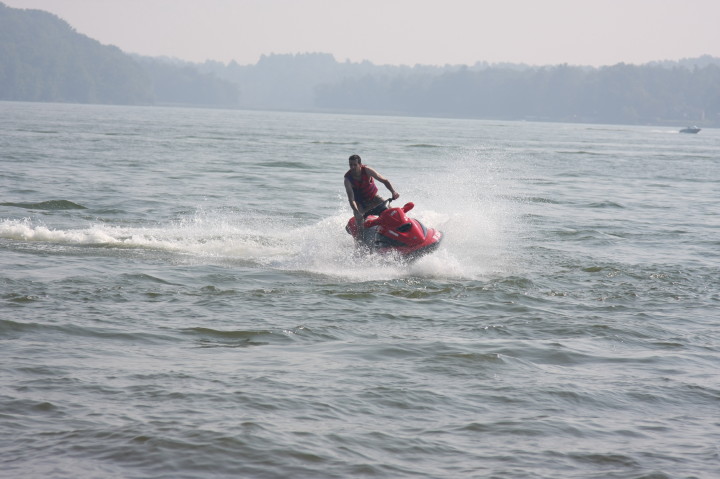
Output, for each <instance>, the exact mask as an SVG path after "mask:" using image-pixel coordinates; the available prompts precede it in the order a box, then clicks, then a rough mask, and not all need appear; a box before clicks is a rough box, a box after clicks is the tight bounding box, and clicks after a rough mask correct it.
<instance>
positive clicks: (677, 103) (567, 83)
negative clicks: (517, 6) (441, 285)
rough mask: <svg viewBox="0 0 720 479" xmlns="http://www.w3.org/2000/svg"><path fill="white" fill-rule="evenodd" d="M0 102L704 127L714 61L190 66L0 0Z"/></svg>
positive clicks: (714, 96)
mask: <svg viewBox="0 0 720 479" xmlns="http://www.w3.org/2000/svg"><path fill="white" fill-rule="evenodd" d="M0 100H14V101H44V102H73V103H105V104H126V105H189V106H210V107H220V108H250V109H271V110H301V111H326V112H353V113H366V114H395V115H418V116H445V117H460V118H484V119H502V120H539V121H563V122H588V123H622V124H673V125H685V124H698V125H700V126H703V127H711V126H720V59H718V58H713V57H709V56H703V57H700V58H696V59H686V60H683V61H678V62H671V61H664V62H654V63H649V64H644V65H629V64H618V65H612V66H606V67H600V68H594V67H586V66H573V65H553V66H540V67H538V66H528V65H512V64H493V65H490V64H487V63H482V62H479V63H476V64H475V65H446V66H426V65H416V66H414V67H408V66H392V65H374V64H372V63H370V62H361V63H352V62H347V61H346V62H338V61H336V59H335V58H334V57H333V56H332V55H330V54H326V53H303V54H278V55H275V54H272V55H266V56H263V57H261V58H260V60H259V61H258V62H257V64H255V65H238V64H237V63H235V62H230V63H229V64H223V63H219V62H212V61H208V62H205V63H202V64H195V63H189V62H182V61H179V60H174V59H163V58H149V57H141V56H138V55H130V54H126V53H124V52H122V51H121V50H120V49H118V48H117V47H114V46H111V45H102V44H100V43H99V42H97V41H96V40H93V39H91V38H89V37H87V36H85V35H82V34H80V33H78V32H76V31H75V30H74V29H73V28H72V27H71V26H70V25H69V24H67V22H65V21H63V20H62V19H60V18H58V17H57V16H55V15H52V14H50V13H47V12H43V11H39V10H22V9H14V8H9V7H7V6H5V5H4V4H2V3H0Z"/></svg>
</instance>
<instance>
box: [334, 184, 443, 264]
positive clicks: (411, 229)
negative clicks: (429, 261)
mask: <svg viewBox="0 0 720 479" xmlns="http://www.w3.org/2000/svg"><path fill="white" fill-rule="evenodd" d="M391 201H392V198H388V199H387V200H385V201H384V204H385V203H387V205H388V206H389V204H390V202H391ZM414 207H415V204H414V203H412V202H410V203H405V205H404V206H403V207H402V208H400V207H396V208H388V209H386V210H385V211H383V212H382V213H380V215H379V216H375V215H368V216H367V217H366V219H365V224H364V228H362V231H361V229H359V228H358V225H357V222H356V220H355V217H354V216H353V217H352V218H350V220H349V221H348V223H347V226H346V227H345V230H346V231H347V232H348V233H350V234H351V235H352V237H353V238H354V239H355V241H356V244H357V245H359V246H361V247H363V248H366V249H367V250H368V251H370V252H372V253H381V254H393V255H397V256H399V257H400V258H402V259H403V260H407V261H414V260H416V259H418V258H420V257H421V256H424V255H426V254H429V253H432V252H433V251H435V250H436V249H437V247H438V246H439V245H440V242H441V241H442V238H443V234H442V232H440V231H439V230H437V229H435V228H427V227H426V226H425V225H423V224H422V223H421V222H420V221H418V220H416V219H414V218H410V217H408V216H407V214H406V213H407V212H408V211H410V210H411V209H413V208H414Z"/></svg>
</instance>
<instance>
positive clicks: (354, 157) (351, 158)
mask: <svg viewBox="0 0 720 479" xmlns="http://www.w3.org/2000/svg"><path fill="white" fill-rule="evenodd" d="M353 160H357V162H358V163H362V160H361V159H360V155H351V156H350V158H348V161H353Z"/></svg>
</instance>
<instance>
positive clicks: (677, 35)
mask: <svg viewBox="0 0 720 479" xmlns="http://www.w3.org/2000/svg"><path fill="white" fill-rule="evenodd" d="M0 2H4V3H5V4H6V5H8V6H11V7H15V8H35V9H40V10H46V11H49V12H52V13H54V14H56V15H58V16H59V17H61V18H62V19H64V20H65V21H67V22H68V23H69V24H70V25H72V26H73V27H74V28H75V29H76V30H77V31H78V32H80V33H83V34H85V35H87V36H89V37H91V38H94V39H96V40H98V41H100V42H101V43H104V44H112V45H116V46H118V47H120V48H121V49H122V50H123V51H125V52H128V53H140V54H143V55H149V56H161V55H166V56H171V57H177V58H180V59H183V60H189V61H195V62H202V61H204V60H206V59H211V60H218V61H222V62H229V61H231V60H235V61H237V62H238V63H240V64H241V65H246V64H254V63H256V62H257V61H258V59H259V58H260V55H262V54H270V53H305V52H323V53H332V54H333V55H334V56H335V58H336V59H337V60H338V61H345V60H350V61H353V62H359V61H362V60H369V61H371V62H373V63H375V64H403V65H415V64H418V63H420V64H427V65H445V64H467V65H471V64H473V63H475V62H477V61H488V62H490V63H496V62H514V63H529V64H534V65H546V64H558V63H569V64H575V65H595V66H599V65H613V64H616V63H620V62H625V63H645V62H648V61H653V60H665V59H668V60H677V59H680V58H687V57H696V56H700V55H703V54H710V55H713V56H717V57H720V0H691V1H683V0H437V1H431V0H360V1H358V0H0Z"/></svg>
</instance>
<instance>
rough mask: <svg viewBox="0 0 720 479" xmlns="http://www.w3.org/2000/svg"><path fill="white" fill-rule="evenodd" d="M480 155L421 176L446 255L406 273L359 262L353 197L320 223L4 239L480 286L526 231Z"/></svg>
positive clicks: (9, 226) (279, 218)
mask: <svg viewBox="0 0 720 479" xmlns="http://www.w3.org/2000/svg"><path fill="white" fill-rule="evenodd" d="M476 155H477V153H473V152H470V153H466V154H465V155H464V156H461V157H457V158H454V159H450V161H451V164H449V165H446V166H447V167H445V168H443V172H441V173H439V174H433V175H432V179H431V180H430V181H431V183H429V184H428V182H427V178H425V177H422V175H421V174H420V175H419V177H418V181H419V184H417V185H410V184H409V185H408V188H407V189H405V190H404V194H403V197H402V198H401V199H399V200H397V201H396V202H395V203H394V204H393V206H400V205H402V204H404V202H405V201H413V202H415V204H416V207H415V209H414V210H413V211H412V212H411V216H412V217H414V218H416V219H418V220H420V221H421V222H422V223H424V224H425V225H426V226H428V227H434V228H437V229H439V230H440V231H442V232H443V233H444V238H443V242H442V244H441V246H440V248H439V249H438V250H437V251H436V252H434V253H433V254H431V255H428V256H425V257H423V258H420V259H419V260H417V261H415V262H414V263H412V264H406V263H404V262H402V261H401V260H400V259H399V258H396V257H392V256H379V255H360V254H358V253H357V252H356V251H355V248H354V245H353V241H352V239H351V237H350V236H349V235H348V234H347V233H346V232H345V224H346V222H347V219H348V218H349V216H350V214H349V213H350V211H349V208H348V207H347V204H346V202H345V199H344V198H341V197H340V196H339V197H338V202H337V205H336V209H335V211H331V212H330V214H329V215H328V216H326V217H324V218H321V219H319V220H315V221H314V222H312V221H310V222H308V221H303V220H302V219H301V218H298V217H296V216H288V215H287V214H279V213H277V212H273V211H272V210H270V211H268V212H259V211H256V210H252V209H249V208H247V207H243V208H216V209H212V208H209V209H208V208H202V209H198V210H197V211H195V212H194V213H192V214H189V215H187V216H183V217H180V218H178V219H176V220H174V221H170V222H167V223H165V224H158V225H156V226H119V225H115V224H111V223H95V224H89V225H88V226H87V227H86V228H83V229H62V228H60V229H55V228H53V227H51V226H48V225H45V224H42V223H39V222H38V220H34V219H28V218H26V219H22V220H16V219H3V220H1V221H0V238H6V239H12V240H19V241H30V242H51V243H58V244H68V245H84V246H97V247H114V248H142V249H148V250H158V251H165V252H174V253H178V254H182V255H191V256H194V257H196V258H199V259H200V260H201V261H202V258H205V259H206V260H208V261H210V262H213V263H217V262H220V263H221V264H227V265H229V266H232V265H233V264H237V263H251V264H256V265H258V266H262V267H270V268H273V269H277V270H289V271H307V272H311V273H316V274H321V275H328V276H332V277H335V278H345V279H347V280H350V281H377V280H392V279H398V278H403V277H410V276H419V277H428V278H447V279H478V278H482V277H485V276H487V275H489V274H503V272H506V271H507V268H509V267H510V266H509V265H510V264H511V263H512V262H508V261H507V259H508V257H509V256H511V251H512V249H513V248H514V245H513V240H512V239H511V235H512V234H514V232H515V231H516V230H517V226H518V225H519V222H518V220H517V218H518V215H517V213H516V209H517V204H515V203H513V201H512V200H511V199H510V195H508V194H506V190H507V188H508V186H507V185H506V184H504V182H505V180H503V179H502V177H501V175H500V174H499V173H498V172H497V171H493V166H492V164H490V165H488V164H484V165H483V166H478V165H479V164H480V162H478V161H476V160H477V159H476V158H474V156H476Z"/></svg>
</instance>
